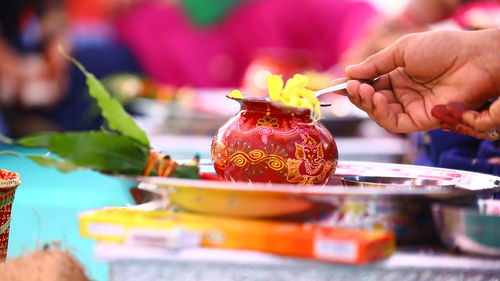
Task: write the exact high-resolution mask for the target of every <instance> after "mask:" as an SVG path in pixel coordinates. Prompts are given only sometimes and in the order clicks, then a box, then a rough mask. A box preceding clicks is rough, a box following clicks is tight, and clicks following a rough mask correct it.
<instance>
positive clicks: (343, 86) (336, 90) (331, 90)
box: [316, 76, 380, 98]
mask: <svg viewBox="0 0 500 281" xmlns="http://www.w3.org/2000/svg"><path fill="white" fill-rule="evenodd" d="M379 79H380V76H379V77H376V78H373V79H366V80H364V79H363V80H359V81H360V82H361V83H365V84H370V85H371V84H373V83H375V81H377V80H379ZM346 87H347V82H344V83H340V84H338V85H335V86H331V87H328V88H325V89H321V90H318V91H316V98H319V97H320V96H322V95H324V94H327V93H334V94H337V95H342V96H347V93H346V92H339V91H341V90H345V89H346Z"/></svg>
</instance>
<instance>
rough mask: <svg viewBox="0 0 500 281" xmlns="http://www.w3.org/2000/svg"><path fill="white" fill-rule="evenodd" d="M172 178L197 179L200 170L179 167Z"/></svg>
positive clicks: (195, 167) (192, 167)
mask: <svg viewBox="0 0 500 281" xmlns="http://www.w3.org/2000/svg"><path fill="white" fill-rule="evenodd" d="M173 177H174V178H184V179H199V178H200V168H199V167H198V166H189V165H179V166H177V168H176V169H175V172H174V174H173Z"/></svg>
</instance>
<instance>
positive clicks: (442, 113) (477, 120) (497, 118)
mask: <svg viewBox="0 0 500 281" xmlns="http://www.w3.org/2000/svg"><path fill="white" fill-rule="evenodd" d="M432 115H433V116H434V117H436V118H438V119H439V120H440V121H441V124H440V127H441V129H444V130H448V131H453V132H455V133H459V134H464V135H469V136H472V137H475V138H479V139H487V140H490V141H494V140H498V139H500V132H499V131H498V129H499V128H500V101H499V100H496V101H495V102H493V103H492V104H491V105H489V107H488V108H486V109H484V110H471V109H468V108H466V107H465V106H463V105H462V104H457V103H451V104H447V105H436V106H434V108H433V109H432Z"/></svg>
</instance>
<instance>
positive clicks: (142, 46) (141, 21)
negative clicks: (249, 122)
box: [117, 0, 378, 87]
mask: <svg viewBox="0 0 500 281" xmlns="http://www.w3.org/2000/svg"><path fill="white" fill-rule="evenodd" d="M126 2H130V1H126ZM132 2H135V3H132V4H130V3H128V4H129V5H128V7H129V8H128V9H121V10H120V13H119V15H118V18H117V31H118V36H119V38H120V39H121V40H122V42H124V43H125V44H126V45H127V46H128V47H129V48H130V49H131V51H132V52H133V54H134V55H135V57H136V58H137V59H138V62H139V64H140V65H141V67H142V68H143V69H144V71H145V72H146V74H148V75H149V76H150V77H151V78H153V79H154V80H156V81H158V82H160V83H165V84H170V85H175V86H192V87H239V86H241V83H242V79H243V76H244V73H245V70H246V69H247V67H248V66H249V65H250V63H251V62H252V60H254V59H255V58H256V56H258V54H259V53H260V52H261V51H262V50H264V49H270V48H272V49H274V50H301V52H305V53H306V54H307V55H308V56H309V57H310V58H311V59H312V61H314V63H315V64H317V65H318V69H317V70H318V71H324V70H327V69H329V68H331V67H334V66H335V65H336V64H337V63H338V62H339V59H340V57H341V56H342V54H343V53H344V52H345V51H346V50H347V49H349V48H350V47H351V46H352V45H353V44H355V42H356V41H357V39H359V38H360V37H362V36H363V33H364V32H365V30H366V29H367V27H368V26H369V25H370V23H371V22H372V20H374V19H375V18H377V17H378V13H377V12H376V10H375V9H374V8H373V7H372V6H371V5H370V4H368V3H366V2H362V1H349V0H336V1H332V0H247V1H232V2H235V3H233V4H232V5H231V8H230V9H228V11H227V13H226V15H225V16H224V17H222V18H221V19H220V20H219V21H217V22H215V23H212V24H211V25H209V26H206V25H205V26H200V25H197V24H196V23H195V22H193V21H192V20H190V18H189V17H188V16H187V13H186V11H185V9H183V6H182V5H179V4H178V3H176V1H147V0H143V1H139V0H135V1H132ZM191 2H193V1H191ZM201 2H203V1H201ZM226 2H228V1H226ZM205 4H207V3H205ZM208 5H210V3H208Z"/></svg>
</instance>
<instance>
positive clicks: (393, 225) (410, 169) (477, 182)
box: [135, 161, 500, 242]
mask: <svg viewBox="0 0 500 281" xmlns="http://www.w3.org/2000/svg"><path fill="white" fill-rule="evenodd" d="M200 168H201V169H202V171H205V172H211V171H213V169H212V166H211V163H210V162H208V161H202V162H201V164H200ZM347 176H351V177H352V176H362V177H363V178H367V177H368V178H374V177H375V178H376V177H384V178H389V179H390V178H398V179H401V178H411V179H419V180H420V181H419V182H438V183H439V186H438V187H440V188H436V185H417V186H415V185H404V184H403V185H401V184H390V183H388V184H384V185H382V186H380V185H378V187H377V188H373V187H371V186H369V185H368V186H367V185H355V186H352V185H342V178H344V177H347ZM422 179H424V181H422ZM135 180H137V181H139V182H142V183H143V186H147V187H149V189H154V190H156V191H161V192H163V194H164V195H165V198H166V201H167V202H168V203H167V208H172V207H173V208H180V209H182V210H186V211H190V212H196V213H203V214H209V215H220V216H232V217H243V218H266V219H287V220H293V221H307V222H312V223H319V224H322V225H332V226H341V227H358V228H359V227H361V228H367V229H381V228H382V229H391V230H394V231H395V232H396V234H397V235H398V239H399V240H400V241H410V242H411V241H417V240H422V239H421V238H422V236H428V235H431V234H423V233H422V232H423V231H425V230H426V229H431V230H432V229H433V222H432V216H431V214H430V204H431V203H432V202H436V201H447V200H456V199H457V198H460V200H463V198H466V200H476V199H477V198H478V197H486V198H487V197H488V196H491V195H492V194H494V193H496V192H500V177H496V176H492V175H487V174H480V173H474V172H468V171H460V170H451V169H443V168H434V167H425V166H415V165H404V164H391V163H375V162H358V161H340V162H339V164H338V166H337V170H336V172H335V175H334V176H333V177H332V178H331V180H330V183H329V185H326V186H299V185H286V184H271V183H240V182H229V181H211V180H189V179H176V178H161V177H139V178H137V179H135ZM431 232H433V231H431ZM423 240H425V238H424V239H423Z"/></svg>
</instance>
